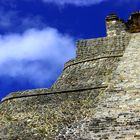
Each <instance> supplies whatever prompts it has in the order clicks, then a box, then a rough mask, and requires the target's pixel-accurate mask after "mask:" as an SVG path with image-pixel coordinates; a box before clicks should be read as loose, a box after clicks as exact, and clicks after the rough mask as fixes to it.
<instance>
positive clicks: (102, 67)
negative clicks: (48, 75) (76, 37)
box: [0, 17, 140, 140]
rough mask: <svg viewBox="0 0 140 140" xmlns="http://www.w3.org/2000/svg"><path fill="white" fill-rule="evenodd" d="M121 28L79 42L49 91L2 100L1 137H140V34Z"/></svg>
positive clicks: (85, 139)
mask: <svg viewBox="0 0 140 140" xmlns="http://www.w3.org/2000/svg"><path fill="white" fill-rule="evenodd" d="M114 19H116V18H114V17H113V18H112V17H108V21H109V22H110V21H112V20H114ZM117 20H118V19H117ZM108 24H111V25H108V27H109V28H108V30H110V31H112V28H114V29H116V26H117V25H115V26H112V22H110V23H108ZM113 24H114V23H113ZM117 24H118V23H117ZM123 25H124V24H123ZM110 27H111V28H110ZM131 27H132V26H131ZM137 28H138V27H137ZM114 29H113V30H114ZM118 29H119V30H118ZM121 30H122V26H117V31H119V32H116V34H115V35H113V36H111V35H110V34H108V36H107V37H104V38H98V39H88V40H81V41H78V42H77V56H76V59H74V60H71V61H69V62H67V63H66V64H65V67H64V71H63V73H62V74H61V76H60V77H59V78H58V80H57V81H56V82H55V83H54V85H53V86H52V87H51V88H50V89H36V90H29V91H23V92H16V93H11V94H10V95H9V96H7V97H6V98H5V99H3V102H1V104H0V140H34V139H36V140H105V139H109V140H115V139H116V140H139V139H140V33H130V32H128V29H127V30H125V28H123V30H125V32H121Z"/></svg>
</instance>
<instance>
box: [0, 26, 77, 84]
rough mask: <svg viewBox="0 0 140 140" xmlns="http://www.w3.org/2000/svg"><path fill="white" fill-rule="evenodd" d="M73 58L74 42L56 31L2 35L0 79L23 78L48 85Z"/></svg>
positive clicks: (47, 30) (0, 39)
mask: <svg viewBox="0 0 140 140" xmlns="http://www.w3.org/2000/svg"><path fill="white" fill-rule="evenodd" d="M74 56H75V47H74V39H73V38H72V37H70V36H68V35H63V34H61V33H59V32H58V31H57V30H56V29H54V28H45V29H42V30H37V29H29V30H27V31H25V32H24V33H23V34H8V35H1V36H0V71H1V72H0V76H4V75H6V76H10V77H14V78H16V77H23V78H26V79H28V80H29V81H30V82H31V83H32V84H36V85H38V86H39V85H45V83H46V82H49V81H50V80H52V79H53V78H54V77H56V76H57V73H58V70H59V69H60V68H61V67H62V66H63V64H64V63H65V62H66V61H67V60H69V59H70V58H72V57H74Z"/></svg>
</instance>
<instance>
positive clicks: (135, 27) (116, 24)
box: [106, 11, 140, 37]
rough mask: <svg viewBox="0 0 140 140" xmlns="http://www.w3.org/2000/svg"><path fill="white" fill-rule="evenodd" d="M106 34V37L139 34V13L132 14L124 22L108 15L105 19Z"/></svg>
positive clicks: (113, 15)
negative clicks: (127, 33)
mask: <svg viewBox="0 0 140 140" xmlns="http://www.w3.org/2000/svg"><path fill="white" fill-rule="evenodd" d="M106 32H107V36H108V37H110V36H116V35H121V34H124V33H126V32H129V33H137V32H140V11H138V12H134V13H132V14H131V15H130V17H129V19H128V21H126V22H125V21H124V20H122V19H121V18H119V17H118V16H117V15H116V14H114V13H113V14H110V15H108V16H107V17H106Z"/></svg>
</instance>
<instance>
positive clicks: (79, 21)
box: [0, 0, 140, 99]
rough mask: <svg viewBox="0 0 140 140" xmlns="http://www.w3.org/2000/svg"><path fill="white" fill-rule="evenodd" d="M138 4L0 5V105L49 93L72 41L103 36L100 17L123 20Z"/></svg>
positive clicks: (107, 0)
mask: <svg viewBox="0 0 140 140" xmlns="http://www.w3.org/2000/svg"><path fill="white" fill-rule="evenodd" d="M138 10H140V0H0V99H2V98H3V97H5V96H6V95H7V94H8V93H10V92H14V91H19V90H25V89H32V88H42V87H43V88H44V87H45V88H48V87H50V86H51V85H52V84H53V83H54V81H55V80H56V79H57V77H58V76H59V75H60V73H61V72H62V70H63V65H64V63H65V62H66V61H68V60H69V59H71V58H74V57H75V51H76V48H75V41H76V40H78V39H87V38H96V37H102V36H105V35H106V33H105V17H106V15H108V14H110V13H112V12H113V13H114V12H116V13H117V14H118V15H119V16H120V17H121V18H123V19H125V20H127V19H128V17H129V15H130V14H131V12H133V11H138Z"/></svg>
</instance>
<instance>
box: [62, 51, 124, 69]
mask: <svg viewBox="0 0 140 140" xmlns="http://www.w3.org/2000/svg"><path fill="white" fill-rule="evenodd" d="M122 56H123V54H121V55H110V56H101V57H97V58H90V59H85V60H81V61H72V62H71V61H70V63H69V61H68V62H67V64H66V65H65V67H64V70H65V69H66V68H68V67H70V66H73V65H76V64H79V63H84V62H88V61H94V60H95V61H96V60H99V59H105V58H114V57H122Z"/></svg>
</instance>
